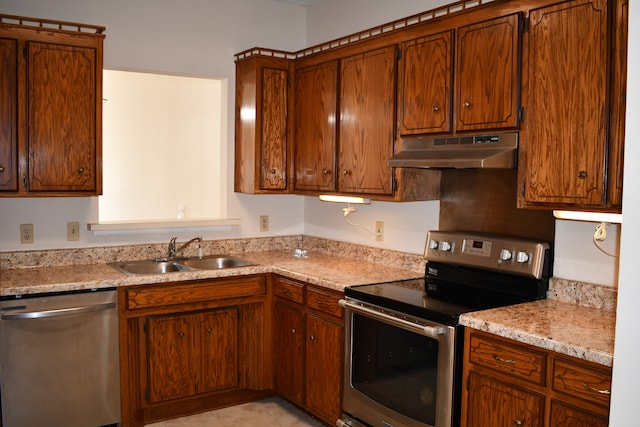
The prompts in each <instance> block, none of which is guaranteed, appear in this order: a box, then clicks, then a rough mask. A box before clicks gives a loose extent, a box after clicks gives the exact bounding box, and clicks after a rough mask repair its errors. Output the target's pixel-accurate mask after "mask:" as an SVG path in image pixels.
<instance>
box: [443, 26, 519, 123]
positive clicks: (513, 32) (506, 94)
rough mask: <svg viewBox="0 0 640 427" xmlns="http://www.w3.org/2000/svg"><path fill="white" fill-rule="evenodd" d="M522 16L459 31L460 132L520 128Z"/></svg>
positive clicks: (458, 113)
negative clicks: (519, 90)
mask: <svg viewBox="0 0 640 427" xmlns="http://www.w3.org/2000/svg"><path fill="white" fill-rule="evenodd" d="M519 17H520V15H519V14H513V15H509V16H505V17H502V18H497V19H492V20H489V21H485V22H481V23H479V24H473V25H468V26H465V27H462V28H459V29H458V30H457V33H456V35H457V37H456V45H457V55H456V74H455V88H456V89H455V92H456V96H455V100H456V107H455V110H454V111H455V122H456V130H457V131H468V130H487V129H505V128H507V129H514V128H517V126H518V107H519V106H518V89H519V83H520V78H519V77H520V74H519V50H520V42H519V40H520V37H519V36H520V27H519V22H520V19H519Z"/></svg>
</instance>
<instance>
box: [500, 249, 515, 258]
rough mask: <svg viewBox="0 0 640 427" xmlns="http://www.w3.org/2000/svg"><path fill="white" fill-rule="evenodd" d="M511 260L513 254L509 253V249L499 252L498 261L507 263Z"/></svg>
mask: <svg viewBox="0 0 640 427" xmlns="http://www.w3.org/2000/svg"><path fill="white" fill-rule="evenodd" d="M512 258H513V252H511V251H510V250H509V249H502V250H501V251H500V260H501V261H509V260H510V259H512Z"/></svg>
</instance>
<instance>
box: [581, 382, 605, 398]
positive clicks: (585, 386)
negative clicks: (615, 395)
mask: <svg viewBox="0 0 640 427" xmlns="http://www.w3.org/2000/svg"><path fill="white" fill-rule="evenodd" d="M582 387H584V388H586V389H587V390H589V391H593V392H595V393H599V394H607V395H609V394H611V390H600V389H598V388H595V387H591V386H590V385H589V384H587V383H582Z"/></svg>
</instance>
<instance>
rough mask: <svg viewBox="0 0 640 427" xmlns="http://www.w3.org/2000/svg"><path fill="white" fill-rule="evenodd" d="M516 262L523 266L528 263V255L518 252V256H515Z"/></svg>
mask: <svg viewBox="0 0 640 427" xmlns="http://www.w3.org/2000/svg"><path fill="white" fill-rule="evenodd" d="M516 262H519V263H522V264H524V263H525V262H529V254H528V253H526V252H522V251H520V252H518V255H517V256H516Z"/></svg>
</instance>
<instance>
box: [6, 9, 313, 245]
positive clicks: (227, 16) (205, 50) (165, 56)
mask: <svg viewBox="0 0 640 427" xmlns="http://www.w3.org/2000/svg"><path fill="white" fill-rule="evenodd" d="M0 12H1V13H5V14H12V15H20V16H28V17H35V18H48V19H57V20H62V21H73V22H82V23H87V24H95V25H102V26H105V27H106V28H107V30H106V35H107V36H106V39H105V52H104V65H105V67H107V68H126V69H134V70H142V71H161V72H169V73H171V72H174V73H178V74H192V75H193V74H195V75H200V76H211V77H219V78H224V79H226V82H225V89H226V99H227V106H228V115H227V116H225V118H224V122H225V123H226V126H227V129H226V132H225V135H224V137H223V140H225V141H226V143H225V144H224V148H223V155H224V156H225V157H226V162H225V163H224V167H225V168H226V171H223V173H222V174H221V175H222V176H223V177H226V182H225V188H226V189H227V193H228V195H227V198H226V200H225V203H226V204H227V211H228V216H229V217H233V218H242V219H243V221H244V222H243V224H242V225H241V226H239V227H233V228H232V229H230V230H212V229H208V230H183V231H178V230H159V231H156V232H153V233H144V234H131V233H129V234H124V235H106V236H105V235H93V234H91V233H90V232H88V231H86V227H85V224H86V223H89V222H97V219H98V217H97V215H98V214H97V212H98V211H97V204H96V203H97V201H96V200H97V199H96V198H55V199H53V198H51V199H49V198H47V199H13V198H11V199H6V198H0V218H1V221H0V251H14V250H16V251H19V250H36V249H50V248H65V247H88V246H101V245H104V244H122V243H137V242H162V241H168V240H169V238H170V237H171V236H173V235H177V236H179V237H182V238H188V237H193V235H203V237H204V238H205V239H214V238H226V237H243V236H267V235H287V234H300V233H302V231H303V225H302V220H303V211H302V210H303V199H302V198H300V197H291V196H289V197H287V196H246V195H236V194H235V193H233V139H234V117H233V116H234V114H233V112H234V103H235V99H234V93H235V64H234V56H233V55H234V54H235V53H238V52H240V51H242V50H245V49H249V48H251V47H254V46H263V47H270V48H277V49H283V50H294V51H295V50H298V49H301V48H303V47H305V46H306V33H305V31H306V10H305V8H303V7H300V6H291V5H286V4H284V3H279V2H275V1H270V0H213V1H211V0H182V1H172V0H136V1H129V0H109V1H101V0H0ZM203 197H206V195H203ZM263 214H267V215H269V217H270V231H269V232H267V233H261V232H259V228H258V217H259V215H263ZM69 221H78V222H80V223H81V234H80V241H78V242H67V240H66V223H67V222H69ZM23 223H32V224H33V225H34V236H35V242H34V243H33V244H27V245H23V244H20V241H19V225H20V224H23Z"/></svg>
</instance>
